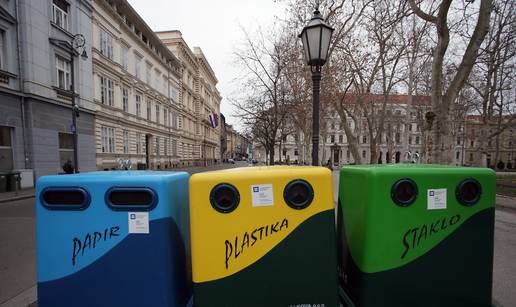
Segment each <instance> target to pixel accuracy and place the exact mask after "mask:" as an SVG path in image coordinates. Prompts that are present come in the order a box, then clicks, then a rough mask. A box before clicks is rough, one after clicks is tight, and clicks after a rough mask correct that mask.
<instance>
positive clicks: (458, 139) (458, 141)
mask: <svg viewBox="0 0 516 307" xmlns="http://www.w3.org/2000/svg"><path fill="white" fill-rule="evenodd" d="M457 145H460V137H457Z"/></svg>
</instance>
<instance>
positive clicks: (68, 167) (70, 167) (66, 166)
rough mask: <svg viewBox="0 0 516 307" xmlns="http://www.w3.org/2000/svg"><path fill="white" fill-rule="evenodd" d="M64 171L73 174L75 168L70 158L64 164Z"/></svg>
mask: <svg viewBox="0 0 516 307" xmlns="http://www.w3.org/2000/svg"><path fill="white" fill-rule="evenodd" d="M63 171H64V172H65V173H66V174H73V171H74V168H73V165H72V161H70V159H68V160H66V162H65V164H63Z"/></svg>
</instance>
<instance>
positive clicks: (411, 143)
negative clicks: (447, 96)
mask: <svg viewBox="0 0 516 307" xmlns="http://www.w3.org/2000/svg"><path fill="white" fill-rule="evenodd" d="M382 99H383V96H382V95H369V96H368V97H366V98H364V100H365V102H366V103H379V102H381V101H382ZM351 101H352V102H351V103H353V100H352V99H351ZM430 108H431V105H430V97H429V96H413V97H412V103H411V104H409V102H408V96H406V95H391V96H390V97H389V100H388V102H387V105H386V117H385V123H384V131H383V133H382V136H381V138H380V141H379V144H378V147H377V149H378V152H377V160H375V161H374V162H375V163H379V164H384V163H401V162H405V161H408V152H410V153H411V154H416V153H417V154H418V155H419V156H420V159H423V156H424V152H425V148H424V146H425V144H424V142H425V135H424V133H423V126H424V124H425V120H424V114H425V113H426V112H427V111H429V110H430ZM348 123H349V127H350V129H351V130H352V131H354V132H355V133H354V134H355V137H356V138H357V140H358V154H359V155H360V159H361V162H362V163H363V164H369V163H370V160H371V147H370V145H371V144H370V141H371V140H370V136H369V133H368V129H367V121H366V118H365V117H361V118H358V120H357V123H359V125H360V126H358V127H356V126H355V122H354V121H352V120H351V119H350V118H349V120H348ZM459 124H463V123H462V121H461V122H459ZM286 127H287V129H285V130H286V131H287V132H286V133H283V131H280V133H279V135H281V137H280V138H279V139H278V142H277V145H276V146H275V153H274V157H275V161H276V162H280V161H281V163H289V164H311V147H312V140H311V137H308V138H305V135H304V134H303V133H302V132H301V131H297V132H296V130H298V129H296V128H295V127H294V125H293V123H292V122H288V123H286ZM454 129H455V131H454V134H457V133H459V129H462V128H461V127H460V126H457V125H456V126H454ZM292 131H294V132H292ZM462 145H463V143H462V140H460V143H459V144H456V145H455V146H454V152H459V154H458V156H457V155H455V156H454V159H453V164H455V165H461V164H462V153H463V148H462ZM253 146H254V151H255V158H256V159H257V160H259V161H261V162H267V161H268V157H267V156H266V155H265V150H264V148H263V147H262V146H261V145H260V144H257V143H255V144H254V145H253ZM319 159H320V162H319V163H320V164H321V165H326V164H327V163H328V161H329V162H330V163H331V164H332V165H334V166H341V165H347V164H355V163H356V162H355V159H354V157H353V155H352V152H351V150H350V145H349V143H348V140H347V136H346V133H345V131H344V127H343V126H342V121H341V119H340V117H339V115H338V113H337V112H336V111H333V112H329V114H327V115H326V116H324V117H323V118H322V119H321V130H320V138H319ZM421 161H423V160H421Z"/></svg>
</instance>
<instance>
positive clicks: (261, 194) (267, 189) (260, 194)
mask: <svg viewBox="0 0 516 307" xmlns="http://www.w3.org/2000/svg"><path fill="white" fill-rule="evenodd" d="M251 196H252V201H253V207H263V206H272V205H274V193H273V190H272V184H257V185H252V186H251Z"/></svg>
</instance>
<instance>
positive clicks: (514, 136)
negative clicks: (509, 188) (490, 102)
mask: <svg viewBox="0 0 516 307" xmlns="http://www.w3.org/2000/svg"><path fill="white" fill-rule="evenodd" d="M513 116H514V115H513ZM465 123H466V125H465V127H466V129H465V131H464V138H465V140H466V141H465V142H464V144H463V148H464V152H465V154H464V157H463V159H464V160H463V163H462V164H463V165H468V166H487V167H491V168H494V169H496V170H514V169H516V121H514V120H512V121H511V117H509V116H505V117H503V118H502V120H501V121H500V122H498V121H497V120H494V121H492V122H489V123H488V124H487V125H486V124H484V123H483V120H482V117H481V116H479V115H468V116H467V117H466V121H465ZM498 131H501V132H500V133H497V132H498ZM481 133H485V134H487V136H492V137H491V138H488V139H487V142H485V144H482V142H481V140H480V138H481V135H480V134H481ZM456 155H457V153H456Z"/></svg>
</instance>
